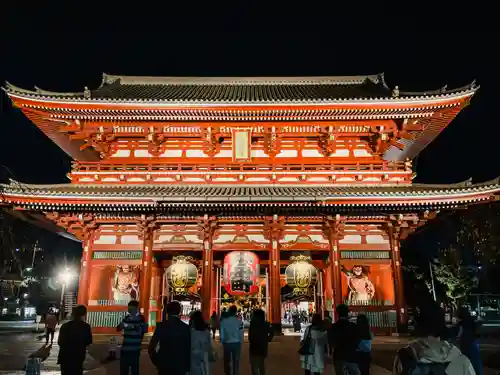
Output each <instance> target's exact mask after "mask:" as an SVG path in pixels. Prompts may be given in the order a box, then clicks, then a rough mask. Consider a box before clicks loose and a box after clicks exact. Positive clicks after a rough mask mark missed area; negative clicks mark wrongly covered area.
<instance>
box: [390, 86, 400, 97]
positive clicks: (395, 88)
mask: <svg viewBox="0 0 500 375" xmlns="http://www.w3.org/2000/svg"><path fill="white" fill-rule="evenodd" d="M392 97H393V98H398V97H399V86H394V89H393V90H392Z"/></svg>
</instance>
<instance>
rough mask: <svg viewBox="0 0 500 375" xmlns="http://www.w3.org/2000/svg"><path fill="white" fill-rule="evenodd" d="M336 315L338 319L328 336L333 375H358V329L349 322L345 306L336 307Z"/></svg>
mask: <svg viewBox="0 0 500 375" xmlns="http://www.w3.org/2000/svg"><path fill="white" fill-rule="evenodd" d="M337 314H338V317H339V319H338V320H337V321H336V322H335V323H333V324H332V331H331V334H330V340H331V342H330V347H331V348H333V367H334V368H335V374H337V375H339V374H348V375H359V367H358V352H357V350H358V347H359V342H360V339H359V334H358V327H357V326H356V324H354V323H352V322H350V321H349V308H348V307H347V305H344V304H341V305H338V306H337Z"/></svg>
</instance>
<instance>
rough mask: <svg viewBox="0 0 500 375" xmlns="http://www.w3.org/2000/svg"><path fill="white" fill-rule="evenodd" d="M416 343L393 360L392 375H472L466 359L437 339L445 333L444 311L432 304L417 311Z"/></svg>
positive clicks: (458, 351)
mask: <svg viewBox="0 0 500 375" xmlns="http://www.w3.org/2000/svg"><path fill="white" fill-rule="evenodd" d="M418 310H419V311H418V312H417V314H416V317H415V321H416V327H415V333H416V335H417V337H418V338H417V339H416V340H415V341H413V342H411V343H410V344H409V345H408V346H406V347H404V348H402V349H400V350H399V351H398V353H397V355H396V358H395V359H394V367H393V374H394V375H424V374H425V375H475V372H474V368H473V367H472V364H471V362H470V361H469V359H468V358H467V357H466V356H465V355H463V354H462V353H461V352H460V350H459V349H458V348H457V347H456V346H454V345H452V344H450V343H449V342H448V341H446V340H443V339H441V337H443V336H444V335H445V333H446V323H445V317H444V311H443V310H442V309H441V308H440V307H439V306H437V305H436V304H429V305H426V306H423V307H421V308H419V309H418Z"/></svg>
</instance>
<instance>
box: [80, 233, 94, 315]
mask: <svg viewBox="0 0 500 375" xmlns="http://www.w3.org/2000/svg"><path fill="white" fill-rule="evenodd" d="M93 239H94V229H91V230H87V231H84V239H83V253H82V260H81V263H82V264H81V267H80V280H79V281H78V297H77V303H78V304H79V305H85V306H87V305H88V303H89V288H90V274H91V271H92V244H93Z"/></svg>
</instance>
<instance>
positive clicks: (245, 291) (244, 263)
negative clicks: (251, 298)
mask: <svg viewBox="0 0 500 375" xmlns="http://www.w3.org/2000/svg"><path fill="white" fill-rule="evenodd" d="M259 274H260V268H259V258H258V257H257V255H255V254H254V253H252V252H250V251H233V252H231V253H229V254H227V255H226V257H225V258H224V277H223V278H224V289H226V291H227V292H228V293H229V294H231V295H233V296H246V295H250V294H255V293H257V292H258V291H259V285H258V284H259V283H258V278H259Z"/></svg>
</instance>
